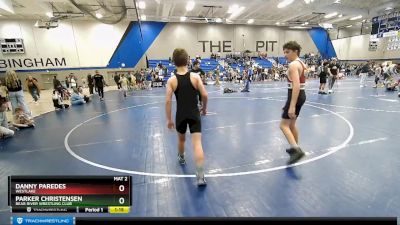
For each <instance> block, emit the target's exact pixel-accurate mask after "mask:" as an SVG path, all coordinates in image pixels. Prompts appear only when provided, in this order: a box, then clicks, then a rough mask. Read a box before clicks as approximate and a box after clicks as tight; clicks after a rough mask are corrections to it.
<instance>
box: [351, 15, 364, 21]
mask: <svg viewBox="0 0 400 225" xmlns="http://www.w3.org/2000/svg"><path fill="white" fill-rule="evenodd" d="M361 18H362V15H358V16H355V17H352V18H350V20H358V19H361Z"/></svg>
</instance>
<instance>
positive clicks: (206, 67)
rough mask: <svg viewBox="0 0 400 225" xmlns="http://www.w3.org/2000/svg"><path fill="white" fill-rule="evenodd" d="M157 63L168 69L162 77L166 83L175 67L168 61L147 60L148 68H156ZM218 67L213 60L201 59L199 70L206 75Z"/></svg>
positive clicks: (216, 62)
mask: <svg viewBox="0 0 400 225" xmlns="http://www.w3.org/2000/svg"><path fill="white" fill-rule="evenodd" d="M193 61H194V59H192V62H193ZM159 63H161V64H162V65H163V66H165V67H167V69H168V74H167V75H166V76H165V77H164V81H166V80H168V79H169V77H170V76H171V72H173V71H174V70H175V65H173V64H172V63H170V62H169V60H168V59H152V60H149V67H150V68H155V67H157V65H158V64H159ZM218 65H219V63H218V61H217V60H215V59H201V63H200V68H201V69H202V70H203V71H204V72H206V73H207V72H209V71H211V70H215V69H216V68H217V66H218ZM221 69H223V68H222V67H221Z"/></svg>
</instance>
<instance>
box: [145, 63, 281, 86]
mask: <svg viewBox="0 0 400 225" xmlns="http://www.w3.org/2000/svg"><path fill="white" fill-rule="evenodd" d="M221 60H222V59H221ZM253 60H254V61H255V62H256V63H257V64H258V65H260V66H261V67H263V68H271V67H272V65H273V63H272V62H273V61H274V59H271V58H268V59H261V58H253ZM278 60H279V63H280V64H284V65H285V64H287V60H286V58H285V57H278ZM193 61H194V59H192V62H193ZM159 63H161V64H162V65H163V66H165V67H166V68H167V69H168V74H167V75H166V76H165V77H164V81H166V80H168V79H169V77H170V76H171V72H172V71H174V70H175V66H174V65H173V64H172V63H170V62H169V60H168V59H151V60H149V67H150V68H155V67H156V66H157V65H158V64H159ZM218 65H219V63H218V61H217V60H215V59H209V58H207V59H201V63H200V68H201V69H202V70H203V71H204V72H206V73H207V72H209V71H212V70H215V69H216V68H217V66H218ZM230 66H231V67H232V68H234V69H236V68H239V69H240V71H243V70H244V68H245V67H244V65H239V64H235V63H233V64H231V65H230ZM220 70H221V71H223V70H224V68H223V67H222V66H221V67H220Z"/></svg>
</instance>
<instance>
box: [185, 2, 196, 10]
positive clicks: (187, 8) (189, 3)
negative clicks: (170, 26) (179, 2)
mask: <svg viewBox="0 0 400 225" xmlns="http://www.w3.org/2000/svg"><path fill="white" fill-rule="evenodd" d="M194 5H195V3H194V1H188V3H187V4H186V11H192V10H193V9H194Z"/></svg>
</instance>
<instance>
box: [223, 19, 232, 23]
mask: <svg viewBox="0 0 400 225" xmlns="http://www.w3.org/2000/svg"><path fill="white" fill-rule="evenodd" d="M225 21H226V23H233V21H232V20H230V19H225Z"/></svg>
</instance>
